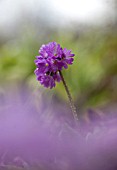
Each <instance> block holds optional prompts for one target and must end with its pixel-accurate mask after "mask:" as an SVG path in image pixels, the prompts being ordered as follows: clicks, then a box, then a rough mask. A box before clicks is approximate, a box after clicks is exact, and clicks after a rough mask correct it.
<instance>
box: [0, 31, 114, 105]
mask: <svg viewBox="0 0 117 170" xmlns="http://www.w3.org/2000/svg"><path fill="white" fill-rule="evenodd" d="M52 35H53V36H52ZM116 39H117V35H116V34H114V33H113V34H111V33H107V34H106V35H104V34H103V33H101V32H97V31H91V32H86V33H84V34H83V33H82V34H81V35H80V33H77V32H75V33H73V32H60V33H59V34H56V33H53V34H52V32H51V34H48V41H54V40H55V41H57V42H58V43H60V44H61V45H62V46H63V47H67V48H68V49H72V51H73V53H75V61H74V64H73V65H72V66H70V67H69V69H68V70H64V71H63V75H64V77H65V80H66V82H67V84H68V86H69V88H70V91H71V93H72V95H73V96H74V100H75V101H76V104H78V106H79V107H82V106H88V105H95V106H96V105H98V104H103V103H108V102H111V101H115V100H116V99H117V98H116V96H117V87H116V85H117V80H116V79H117V76H116V75H117V41H116ZM44 41H45V43H46V41H47V39H45V38H44V37H38V38H37V36H36V34H35V33H34V32H32V34H29V32H28V33H26V34H25V35H23V36H21V37H19V38H18V39H16V40H12V41H11V40H10V41H8V42H7V43H6V44H3V45H2V46H1V47H0V81H1V84H2V83H8V82H9V81H10V82H12V83H14V82H15V83H17V82H18V83H20V82H26V83H27V84H29V85H30V82H31V83H32V82H33V85H34V84H36V83H35V81H36V79H34V77H35V75H34V70H35V65H34V59H35V56H36V55H38V49H39V47H40V45H41V44H42V43H43V42H44ZM34 86H35V85H34ZM39 87H40V86H39ZM54 92H55V93H56V94H57V95H58V97H59V98H62V99H63V100H64V99H66V95H65V92H64V89H63V85H62V83H60V84H58V85H57V87H56V88H55V89H54ZM113 92H114V94H113Z"/></svg>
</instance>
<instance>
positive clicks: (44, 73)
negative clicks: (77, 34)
mask: <svg viewBox="0 0 117 170" xmlns="http://www.w3.org/2000/svg"><path fill="white" fill-rule="evenodd" d="M39 54H40V55H39V56H36V60H35V61H34V62H35V64H36V66H37V68H36V70H35V74H36V76H37V80H38V81H40V83H41V84H42V85H44V86H45V87H47V88H48V87H50V88H53V87H55V81H56V82H60V81H61V77H60V74H59V71H61V70H62V69H63V68H65V69H67V68H68V64H72V63H73V60H74V59H73V57H74V54H72V53H71V50H67V49H66V48H64V49H62V47H61V46H60V44H57V43H56V42H50V43H48V44H46V45H42V46H41V48H40V50H39Z"/></svg>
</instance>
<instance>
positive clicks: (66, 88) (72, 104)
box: [59, 71, 78, 121]
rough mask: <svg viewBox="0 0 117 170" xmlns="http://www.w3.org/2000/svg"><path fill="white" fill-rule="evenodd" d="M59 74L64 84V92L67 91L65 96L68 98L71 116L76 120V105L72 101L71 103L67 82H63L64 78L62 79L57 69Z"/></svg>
mask: <svg viewBox="0 0 117 170" xmlns="http://www.w3.org/2000/svg"><path fill="white" fill-rule="evenodd" d="M59 74H60V76H61V79H62V82H63V85H64V87H65V90H66V93H67V96H68V99H69V104H70V107H71V110H72V114H73V117H74V119H75V120H76V121H78V115H77V112H76V107H75V106H74V103H73V100H72V97H71V94H70V92H69V89H68V86H67V84H66V82H65V79H64V77H63V75H62V72H61V71H59Z"/></svg>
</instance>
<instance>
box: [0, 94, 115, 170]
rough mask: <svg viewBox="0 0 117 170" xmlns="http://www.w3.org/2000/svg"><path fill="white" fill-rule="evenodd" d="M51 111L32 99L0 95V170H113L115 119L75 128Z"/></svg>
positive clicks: (59, 111)
mask: <svg viewBox="0 0 117 170" xmlns="http://www.w3.org/2000/svg"><path fill="white" fill-rule="evenodd" d="M53 105H55V104H53ZM56 106H57V104H56ZM51 107H52V102H50V101H49V100H48V99H47V98H46V100H45V99H42V98H40V99H39V101H37V100H36V99H35V96H33V95H32V94H30V95H26V94H23V95H22V94H19V95H14V96H13V95H8V96H7V98H5V96H4V95H1V96H0V170H7V169H11V170H14V169H15V170H17V169H19V170H21V169H22V170H23V169H24V170H117V119H116V117H114V118H109V117H108V118H107V117H106V118H105V119H104V120H102V119H101V120H98V121H96V120H95V123H94V122H92V123H91V124H89V125H87V124H83V125H81V126H80V129H79V128H78V127H73V126H72V125H71V123H70V120H69V118H67V117H66V116H65V115H67V114H68V111H65V109H63V108H60V107H59V106H58V107H55V108H56V109H54V108H51ZM57 108H58V109H57ZM65 112H66V113H65ZM91 114H93V112H92V113H91ZM94 114H95V113H94ZM62 115H63V116H62Z"/></svg>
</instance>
